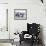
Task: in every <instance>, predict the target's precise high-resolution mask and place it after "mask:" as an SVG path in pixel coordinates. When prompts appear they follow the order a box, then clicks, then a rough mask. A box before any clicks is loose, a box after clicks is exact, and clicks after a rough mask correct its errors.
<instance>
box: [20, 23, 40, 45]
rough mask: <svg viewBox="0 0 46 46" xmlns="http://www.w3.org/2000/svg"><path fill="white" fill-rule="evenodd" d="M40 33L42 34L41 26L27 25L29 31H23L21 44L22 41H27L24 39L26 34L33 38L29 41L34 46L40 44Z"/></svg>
mask: <svg viewBox="0 0 46 46" xmlns="http://www.w3.org/2000/svg"><path fill="white" fill-rule="evenodd" d="M39 33H40V24H36V23H32V24H29V23H27V31H22V34H20V35H19V36H20V44H21V42H22V41H25V38H24V35H25V34H29V35H31V36H32V37H31V38H30V39H29V41H30V42H31V44H32V45H33V43H34V42H37V43H39ZM27 39H28V38H27ZM27 39H26V40H27Z"/></svg>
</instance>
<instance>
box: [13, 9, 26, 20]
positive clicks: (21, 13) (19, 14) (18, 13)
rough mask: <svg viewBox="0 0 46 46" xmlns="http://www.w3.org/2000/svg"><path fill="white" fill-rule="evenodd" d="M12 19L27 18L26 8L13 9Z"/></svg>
mask: <svg viewBox="0 0 46 46" xmlns="http://www.w3.org/2000/svg"><path fill="white" fill-rule="evenodd" d="M14 20H27V9H14Z"/></svg>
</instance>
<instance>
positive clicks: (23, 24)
mask: <svg viewBox="0 0 46 46" xmlns="http://www.w3.org/2000/svg"><path fill="white" fill-rule="evenodd" d="M14 9H27V20H14ZM33 22H34V23H40V24H41V25H42V27H43V36H44V41H45V42H46V36H45V34H46V15H45V5H43V4H42V2H41V1H40V0H10V1H9V31H10V32H11V33H10V34H11V36H12V37H11V38H13V33H14V32H15V31H16V30H18V31H19V32H20V31H22V30H27V23H33Z"/></svg>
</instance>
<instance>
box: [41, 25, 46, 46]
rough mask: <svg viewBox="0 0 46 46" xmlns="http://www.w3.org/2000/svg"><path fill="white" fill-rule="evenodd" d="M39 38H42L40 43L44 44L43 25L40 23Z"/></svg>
mask: <svg viewBox="0 0 46 46" xmlns="http://www.w3.org/2000/svg"><path fill="white" fill-rule="evenodd" d="M40 39H41V40H42V45H43V46H45V45H44V37H43V26H42V25H40Z"/></svg>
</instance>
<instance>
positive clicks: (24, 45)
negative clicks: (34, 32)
mask: <svg viewBox="0 0 46 46" xmlns="http://www.w3.org/2000/svg"><path fill="white" fill-rule="evenodd" d="M19 46H31V44H29V43H25V42H22V44H21V45H19ZM33 46H43V45H41V44H36V45H35V44H34V45H33Z"/></svg>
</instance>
